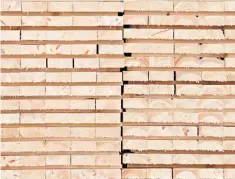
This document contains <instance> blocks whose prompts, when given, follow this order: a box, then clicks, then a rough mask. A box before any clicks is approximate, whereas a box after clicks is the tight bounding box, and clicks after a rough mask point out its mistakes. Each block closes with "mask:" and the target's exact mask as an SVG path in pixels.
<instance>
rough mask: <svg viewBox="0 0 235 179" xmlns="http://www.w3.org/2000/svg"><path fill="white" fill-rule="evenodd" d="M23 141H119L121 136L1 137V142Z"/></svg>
mask: <svg viewBox="0 0 235 179" xmlns="http://www.w3.org/2000/svg"><path fill="white" fill-rule="evenodd" d="M23 141H26V142H28V141H117V142H118V141H121V138H81V137H25V138H1V142H23Z"/></svg>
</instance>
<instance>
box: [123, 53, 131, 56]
mask: <svg viewBox="0 0 235 179" xmlns="http://www.w3.org/2000/svg"><path fill="white" fill-rule="evenodd" d="M124 56H125V57H131V56H132V53H124Z"/></svg>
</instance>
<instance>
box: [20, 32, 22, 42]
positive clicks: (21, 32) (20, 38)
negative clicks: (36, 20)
mask: <svg viewBox="0 0 235 179" xmlns="http://www.w3.org/2000/svg"><path fill="white" fill-rule="evenodd" d="M21 39H22V32H21V30H20V41H21Z"/></svg>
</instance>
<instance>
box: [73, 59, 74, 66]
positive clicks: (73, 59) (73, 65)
mask: <svg viewBox="0 0 235 179" xmlns="http://www.w3.org/2000/svg"><path fill="white" fill-rule="evenodd" d="M73 68H74V58H73Z"/></svg>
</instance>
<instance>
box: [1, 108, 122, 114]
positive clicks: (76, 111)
mask: <svg viewBox="0 0 235 179" xmlns="http://www.w3.org/2000/svg"><path fill="white" fill-rule="evenodd" d="M120 112H122V110H111V109H110V110H105V109H104V110H101V109H100V110H99V109H94V110H92V109H87V110H82V109H32V110H31V109H29V110H18V109H16V110H0V113H2V114H12V113H120Z"/></svg>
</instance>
